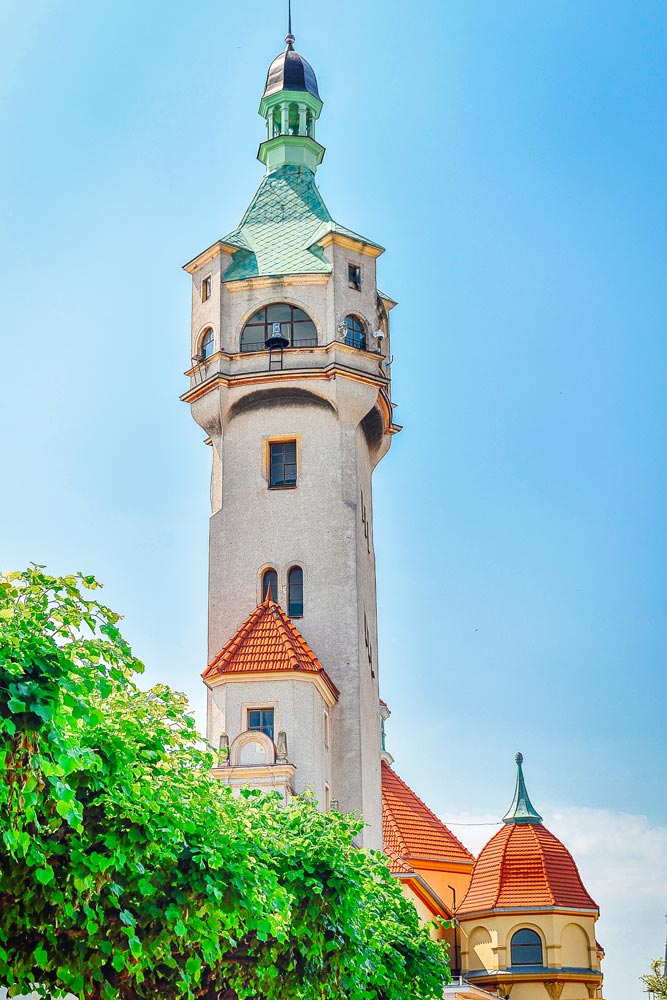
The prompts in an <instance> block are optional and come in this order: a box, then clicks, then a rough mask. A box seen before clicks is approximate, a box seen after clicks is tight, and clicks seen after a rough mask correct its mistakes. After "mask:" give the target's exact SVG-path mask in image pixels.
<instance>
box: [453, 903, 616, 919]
mask: <svg viewBox="0 0 667 1000" xmlns="http://www.w3.org/2000/svg"><path fill="white" fill-rule="evenodd" d="M544 913H562V914H566V915H569V916H573V917H580V916H582V915H583V916H587V917H593V919H594V920H597V918H598V917H599V915H600V911H599V910H597V909H595V910H591V909H577V908H576V907H573V906H529V907H526V906H502V907H501V906H498V907H494V908H493V909H489V908H487V909H485V910H471V911H470V912H469V913H468V912H466V913H457V914H456V917H457V919H458V920H459V922H461V923H462V922H463V921H465V920H478V919H480V918H482V917H497V916H503V915H506V916H513V915H514V914H521V915H522V916H524V915H525V916H530V915H531V914H534V915H539V914H544Z"/></svg>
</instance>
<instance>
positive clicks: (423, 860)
mask: <svg viewBox="0 0 667 1000" xmlns="http://www.w3.org/2000/svg"><path fill="white" fill-rule="evenodd" d="M401 857H402V858H403V859H404V860H405V861H407V862H409V864H411V865H416V866H417V867H419V868H428V869H430V871H434V872H437V871H448V872H451V871H457V872H465V873H466V874H467V873H469V872H470V869H471V868H472V867H473V865H474V864H475V862H474V860H473V861H461V860H460V859H457V860H454V859H451V860H450V859H449V858H431V857H429V856H428V855H427V854H402V855H401Z"/></svg>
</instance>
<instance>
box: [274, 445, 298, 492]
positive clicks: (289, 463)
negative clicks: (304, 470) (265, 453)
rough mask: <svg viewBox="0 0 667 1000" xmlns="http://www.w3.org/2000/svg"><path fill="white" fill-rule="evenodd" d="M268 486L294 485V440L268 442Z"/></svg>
mask: <svg viewBox="0 0 667 1000" xmlns="http://www.w3.org/2000/svg"><path fill="white" fill-rule="evenodd" d="M269 486H270V487H271V488H272V489H281V488H289V487H292V486H296V441H270V442H269Z"/></svg>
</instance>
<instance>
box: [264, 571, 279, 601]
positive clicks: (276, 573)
mask: <svg viewBox="0 0 667 1000" xmlns="http://www.w3.org/2000/svg"><path fill="white" fill-rule="evenodd" d="M270 573H273V575H274V576H275V578H276V582H275V594H273V595H272V596H271V600H272V601H274V602H275V603H276V604H277V603H278V570H277V569H274V567H273V566H266V567H265V568H264V569H263V570H262V577H261V588H262V592H261V593H262V600H261V603H262V604H263V603H264V601H265V600H266V590H267V583H266V578H267V576H268V575H269V574H270ZM270 586H271V585H270ZM271 589H272V590H273V586H271Z"/></svg>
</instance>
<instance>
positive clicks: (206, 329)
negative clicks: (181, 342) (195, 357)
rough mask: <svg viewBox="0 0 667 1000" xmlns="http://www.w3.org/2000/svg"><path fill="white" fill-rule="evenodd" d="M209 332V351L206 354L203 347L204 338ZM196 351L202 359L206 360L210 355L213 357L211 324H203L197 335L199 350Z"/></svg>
mask: <svg viewBox="0 0 667 1000" xmlns="http://www.w3.org/2000/svg"><path fill="white" fill-rule="evenodd" d="M209 333H210V334H211V353H210V354H207V353H206V351H205V349H204V341H205V340H206V338H207V336H208V335H209ZM198 353H199V356H200V358H201V359H202V361H208V359H209V358H211V357H213V355H214V354H215V330H214V329H213V327H212V326H205V327H204V329H203V330H202V332H201V334H200V336H199V352H198Z"/></svg>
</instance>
